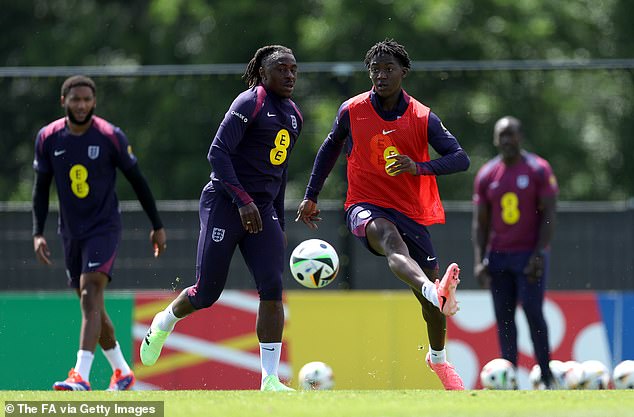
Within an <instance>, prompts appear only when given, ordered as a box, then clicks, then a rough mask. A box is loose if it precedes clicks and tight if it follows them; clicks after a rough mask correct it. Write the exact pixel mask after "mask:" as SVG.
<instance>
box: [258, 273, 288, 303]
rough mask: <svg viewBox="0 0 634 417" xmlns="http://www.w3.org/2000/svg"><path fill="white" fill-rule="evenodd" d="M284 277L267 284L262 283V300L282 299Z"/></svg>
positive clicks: (260, 287) (259, 291)
mask: <svg viewBox="0 0 634 417" xmlns="http://www.w3.org/2000/svg"><path fill="white" fill-rule="evenodd" d="M282 292H283V288H282V279H281V278H280V279H279V280H275V281H274V282H270V283H268V284H267V285H261V286H259V288H258V295H259V296H260V301H279V302H281V301H282Z"/></svg>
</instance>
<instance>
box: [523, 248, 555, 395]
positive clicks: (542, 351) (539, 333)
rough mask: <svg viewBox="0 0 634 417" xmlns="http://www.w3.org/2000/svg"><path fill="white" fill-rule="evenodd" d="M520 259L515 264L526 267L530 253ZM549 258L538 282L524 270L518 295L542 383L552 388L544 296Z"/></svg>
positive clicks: (546, 258)
mask: <svg viewBox="0 0 634 417" xmlns="http://www.w3.org/2000/svg"><path fill="white" fill-rule="evenodd" d="M516 256H518V257H519V258H520V259H518V260H517V261H516V262H514V264H516V265H526V264H527V262H528V259H529V257H530V253H525V254H518V255H516ZM548 261H549V258H548V256H545V257H544V273H543V275H542V277H541V279H540V280H538V281H537V282H529V281H528V279H527V277H526V274H524V271H523V268H522V270H521V271H517V273H518V295H519V300H520V303H521V304H522V309H523V310H524V313H525V314H526V321H527V322H528V328H529V329H530V333H531V339H532V341H533V349H534V351H535V359H537V363H538V364H539V367H540V369H541V375H542V382H543V384H544V385H545V386H546V387H551V386H552V383H553V375H552V372H551V371H550V366H549V363H550V344H549V340H548V324H547V323H546V318H545V317H544V310H543V304H544V296H545V291H546V283H547V275H548V272H547V271H548Z"/></svg>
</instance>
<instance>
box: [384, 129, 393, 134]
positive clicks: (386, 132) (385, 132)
mask: <svg viewBox="0 0 634 417" xmlns="http://www.w3.org/2000/svg"><path fill="white" fill-rule="evenodd" d="M392 132H396V129H392V130H385V129H383V134H384V135H389V134H390V133H392Z"/></svg>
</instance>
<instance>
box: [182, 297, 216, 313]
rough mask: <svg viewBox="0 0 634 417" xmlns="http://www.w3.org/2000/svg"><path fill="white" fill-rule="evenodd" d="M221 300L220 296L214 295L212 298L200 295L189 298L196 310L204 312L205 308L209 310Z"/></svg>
mask: <svg viewBox="0 0 634 417" xmlns="http://www.w3.org/2000/svg"><path fill="white" fill-rule="evenodd" d="M218 298H220V294H218V295H213V296H211V297H209V296H206V297H201V296H200V294H196V295H194V296H191V295H190V296H189V302H190V303H191V305H192V307H193V308H194V310H202V309H203V308H209V307H211V306H212V305H214V303H215V302H216V301H218Z"/></svg>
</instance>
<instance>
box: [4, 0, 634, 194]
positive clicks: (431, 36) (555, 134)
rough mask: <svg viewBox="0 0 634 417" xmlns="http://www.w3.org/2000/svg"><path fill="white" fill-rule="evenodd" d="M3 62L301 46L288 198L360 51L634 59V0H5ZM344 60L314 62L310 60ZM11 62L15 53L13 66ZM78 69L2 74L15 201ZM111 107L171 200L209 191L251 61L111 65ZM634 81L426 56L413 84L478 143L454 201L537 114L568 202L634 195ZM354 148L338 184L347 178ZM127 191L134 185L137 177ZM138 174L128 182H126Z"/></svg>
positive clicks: (352, 81)
mask: <svg viewBox="0 0 634 417" xmlns="http://www.w3.org/2000/svg"><path fill="white" fill-rule="evenodd" d="M0 2H1V3H2V7H1V9H2V13H0V25H1V27H2V35H3V36H2V37H0V65H2V67H33V66H87V65H89V66H94V65H96V66H116V65H178V64H181V65H192V64H225V63H238V64H244V65H246V63H247V62H248V61H249V59H250V58H251V57H252V56H253V53H254V52H255V50H256V49H257V48H259V47H260V46H263V45H266V44H273V43H275V44H284V45H286V46H289V47H291V48H292V49H293V50H294V51H295V55H296V57H297V60H298V62H299V65H300V78H299V80H298V84H297V87H296V93H295V97H294V99H295V101H296V102H297V103H298V105H299V106H300V108H301V109H302V111H303V113H304V120H305V125H304V131H303V133H302V135H301V137H300V143H298V146H297V147H296V148H295V150H294V153H293V157H292V158H291V161H290V182H289V187H288V194H287V197H288V198H289V199H299V198H301V196H302V195H303V189H304V187H305V184H306V182H307V180H308V177H309V174H310V169H311V167H312V161H313V158H314V155H315V153H316V151H317V149H318V147H319V145H320V144H321V142H322V141H323V139H324V137H325V136H326V134H327V133H328V131H329V129H330V127H331V125H332V122H333V120H334V117H335V114H336V111H337V109H338V107H339V105H340V104H341V102H342V101H343V100H345V99H346V98H348V97H350V96H352V95H355V94H357V93H360V92H362V91H365V90H367V89H369V88H370V81H369V79H368V78H367V74H366V73H365V72H363V71H356V70H355V71H352V72H348V73H346V72H343V73H342V72H341V71H339V70H338V66H337V65H335V63H336V62H337V61H343V62H348V63H360V62H362V61H363V58H364V56H365V53H366V51H367V50H368V48H370V47H371V46H372V45H373V44H374V43H375V42H377V41H379V40H382V39H384V38H394V39H396V40H397V41H398V42H400V43H402V44H403V45H405V47H406V48H407V50H408V52H409V54H410V58H411V59H412V60H413V61H425V62H427V61H456V60H460V61H462V60H466V61H479V60H590V59H592V60H595V59H629V58H631V57H632V51H634V45H633V43H634V41H633V40H634V26H632V24H631V16H634V3H633V2H629V1H625V0H605V1H602V2H596V1H590V0H577V1H574V2H552V1H547V0H521V1H510V0H478V1H475V0H408V1H396V0H304V1H297V2H293V1H279V0H269V1H267V2H261V1H256V0H231V1H224V0H217V1H203V0H145V1H140V0H138V1H129V0H125V1H123V0H119V1H113V0H109V1H105V0H25V1H19V2H10V1H8V0H0ZM311 62H326V63H332V65H331V66H330V67H329V68H331V70H328V71H322V72H312V71H311V72H307V73H303V74H302V73H301V69H302V64H307V63H311ZM0 70H1V67H0ZM64 78H65V77H62V76H48V77H29V76H11V77H0V94H1V95H2V98H3V99H2V100H1V101H0V122H1V123H0V126H1V129H0V201H1V200H15V201H20V200H24V201H28V200H30V194H31V186H32V179H33V172H32V168H31V161H32V158H33V141H34V138H35V135H36V133H37V131H38V130H39V128H40V127H42V126H43V125H45V124H46V123H48V122H50V121H52V120H54V119H56V118H58V117H61V116H62V114H63V113H62V109H61V108H60V107H59V88H60V85H61V83H62V81H63V80H64ZM94 78H95V79H96V82H97V86H98V108H97V114H98V115H100V116H102V117H104V118H106V119H108V120H109V121H111V122H112V123H114V124H116V125H118V126H120V127H121V128H122V129H123V130H124V131H125V132H126V134H127V135H128V138H129V140H130V142H131V143H132V145H133V149H134V152H135V153H136V155H137V157H138V158H139V161H140V164H141V168H142V170H143V172H144V173H145V175H146V176H147V177H148V179H149V181H150V184H151V186H152V189H153V191H154V194H155V196H156V197H157V198H158V199H196V198H198V196H199V193H200V189H201V187H202V186H203V185H204V184H205V183H206V181H207V178H208V175H209V171H210V168H209V165H208V163H207V161H206V154H207V150H208V148H209V145H210V143H211V140H212V138H213V135H214V133H215V131H216V129H217V126H218V124H219V123H220V121H221V120H222V118H223V116H224V113H225V112H226V110H227V108H228V106H229V105H230V104H231V101H232V100H233V99H234V98H235V96H236V95H237V94H238V93H239V92H241V91H242V90H244V89H245V88H246V86H245V85H244V83H243V81H242V80H241V78H240V74H231V75H184V76H160V75H154V76H147V77H126V76H98V77H94ZM633 83H634V79H633V77H632V70H631V69H629V68H617V69H557V70H549V69H525V70H496V71H484V70H483V71H465V70H446V71H438V70H430V71H424V70H417V69H416V67H415V68H414V71H412V72H410V74H409V75H408V77H407V78H406V79H405V82H404V87H405V89H406V90H407V91H408V93H410V94H411V95H413V96H414V97H416V98H418V99H419V100H420V101H422V102H423V103H425V104H427V105H428V106H430V107H431V108H432V110H433V111H434V112H436V113H437V114H438V115H439V116H440V117H441V119H442V120H443V122H444V124H445V126H447V127H448V128H449V130H451V131H452V133H453V134H454V135H455V136H456V137H457V138H458V139H459V141H460V143H461V145H462V146H463V148H464V149H465V150H466V151H467V152H468V154H469V155H470V156H471V160H472V166H471V168H470V169H469V171H468V172H466V173H461V174H456V175H452V176H447V177H442V178H441V179H439V183H440V187H441V194H442V196H443V197H444V199H453V200H468V199H470V197H471V188H472V181H473V176H474V175H475V172H476V170H477V169H478V168H479V166H480V165H481V164H482V163H483V162H484V161H485V160H487V159H489V158H490V157H492V156H493V155H495V149H494V148H493V146H492V143H491V142H492V126H493V124H494V122H495V121H496V120H497V119H498V118H499V117H501V116H503V115H506V114H513V115H515V116H517V117H519V118H520V119H522V120H523V122H524V125H525V131H526V137H527V141H526V144H525V145H526V147H527V148H528V149H530V150H532V151H535V152H537V153H538V154H540V155H542V156H544V157H546V158H547V159H549V160H550V162H551V164H552V165H553V167H554V169H555V172H556V174H557V176H558V178H559V182H560V186H561V189H562V193H561V197H562V199H566V200H620V199H626V198H631V197H632V196H634V170H632V168H631V167H630V168H628V165H627V164H628V162H629V161H630V160H631V159H632V156H633V155H634V144H633V141H632V140H631V136H632V134H633V133H634V119H633V118H632V113H633V106H634V85H633ZM343 159H344V158H340V165H341V166H340V167H339V168H338V169H336V170H335V171H334V172H333V174H332V175H331V178H330V179H329V181H328V183H327V186H326V188H325V190H324V192H323V193H322V196H323V197H328V198H340V197H341V194H342V192H343V191H344V190H345V183H344V182H343V180H342V179H343V177H342V173H343V166H342V165H343ZM119 183H120V184H119V193H120V198H121V199H133V198H134V194H133V192H132V191H131V189H130V187H129V186H128V185H127V184H126V183H125V181H120V182H119ZM121 183H123V185H122V184H121Z"/></svg>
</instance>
